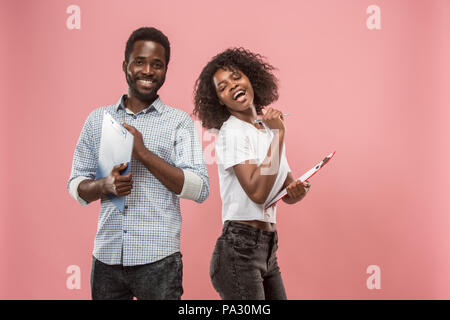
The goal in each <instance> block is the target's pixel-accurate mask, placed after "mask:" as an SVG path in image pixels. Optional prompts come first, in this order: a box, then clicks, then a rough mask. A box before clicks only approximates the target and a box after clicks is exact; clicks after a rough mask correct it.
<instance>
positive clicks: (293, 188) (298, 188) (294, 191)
mask: <svg viewBox="0 0 450 320" xmlns="http://www.w3.org/2000/svg"><path fill="white" fill-rule="evenodd" d="M310 186H311V183H309V182H301V181H300V180H294V181H292V182H291V183H290V184H289V185H288V186H287V187H286V191H287V196H285V197H284V198H283V200H284V202H286V203H288V204H294V203H297V202H299V201H300V200H302V199H303V198H304V197H305V195H306V193H307V192H308V191H309V188H310Z"/></svg>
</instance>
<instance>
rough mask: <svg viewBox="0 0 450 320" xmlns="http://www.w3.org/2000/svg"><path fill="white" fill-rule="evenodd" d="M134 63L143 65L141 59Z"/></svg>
mask: <svg viewBox="0 0 450 320" xmlns="http://www.w3.org/2000/svg"><path fill="white" fill-rule="evenodd" d="M134 63H135V64H137V65H141V64H142V61H139V60H138V61H135V62H134Z"/></svg>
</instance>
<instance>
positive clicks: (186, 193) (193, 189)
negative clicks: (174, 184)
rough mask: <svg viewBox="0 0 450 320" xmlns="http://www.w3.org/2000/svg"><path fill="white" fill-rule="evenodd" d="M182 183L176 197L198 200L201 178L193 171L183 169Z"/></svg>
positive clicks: (201, 183) (201, 185)
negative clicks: (181, 187)
mask: <svg viewBox="0 0 450 320" xmlns="http://www.w3.org/2000/svg"><path fill="white" fill-rule="evenodd" d="M183 174H184V184H183V189H182V190H181V193H180V194H179V195H178V197H180V198H183V199H189V200H194V201H196V200H198V198H199V197H200V193H201V192H202V187H203V180H202V178H200V177H199V176H198V175H196V174H195V173H193V172H191V171H188V170H183Z"/></svg>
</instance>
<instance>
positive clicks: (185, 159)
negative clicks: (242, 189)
mask: <svg viewBox="0 0 450 320" xmlns="http://www.w3.org/2000/svg"><path fill="white" fill-rule="evenodd" d="M175 166H176V167H177V168H180V169H182V170H183V173H184V180H185V181H184V185H183V190H182V192H181V193H180V195H179V196H180V197H181V198H186V199H191V200H194V201H195V202H198V203H202V202H203V201H205V200H206V199H207V198H208V196H209V177H208V170H207V168H206V164H205V159H204V157H203V150H202V145H201V142H200V139H199V137H198V134H197V131H196V129H195V125H194V121H193V120H192V119H191V117H189V115H188V114H186V118H185V119H184V120H183V121H182V122H181V123H180V125H179V126H178V128H177V131H176V133H175Z"/></svg>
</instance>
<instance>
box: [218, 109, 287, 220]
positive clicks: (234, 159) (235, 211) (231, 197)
mask: <svg viewBox="0 0 450 320" xmlns="http://www.w3.org/2000/svg"><path fill="white" fill-rule="evenodd" d="M263 125H264V128H265V129H264V130H263V129H257V128H256V127H254V126H253V125H251V124H250V123H248V122H245V121H243V120H240V119H238V118H236V117H234V116H230V118H229V119H228V120H227V121H225V122H224V123H223V125H222V127H221V128H220V131H219V134H218V136H217V140H216V155H217V162H218V168H219V184H220V196H221V198H222V222H225V221H226V220H260V221H265V222H271V223H275V222H276V210H277V208H276V204H275V205H274V206H272V207H270V208H268V209H266V210H264V206H265V205H264V204H258V203H256V202H253V201H252V200H251V199H250V198H249V197H248V196H247V194H246V193H245V191H244V189H243V188H242V186H241V184H240V183H239V180H238V178H237V177H236V175H235V173H234V169H233V166H234V165H236V164H239V163H242V162H244V161H246V160H254V161H255V163H256V164H257V165H258V166H259V165H260V164H261V163H262V162H263V161H264V159H265V158H266V156H267V152H268V150H269V148H270V145H271V142H272V139H273V138H274V136H275V134H274V132H273V131H272V130H271V129H270V128H269V127H267V126H266V125H265V124H263ZM282 147H283V149H282V153H281V158H280V159H275V160H274V161H273V163H272V164H271V166H270V167H268V168H263V169H262V170H263V171H262V173H263V174H264V173H266V174H274V173H275V170H276V169H277V168H278V166H277V163H276V161H277V160H280V165H279V169H278V173H277V177H276V180H275V183H274V185H273V187H272V190H271V191H270V194H269V196H268V197H267V201H266V203H267V202H268V201H270V199H272V198H273V197H274V196H275V195H276V194H278V192H279V191H281V188H282V186H283V184H284V181H285V180H286V177H287V175H288V173H289V171H291V170H290V168H289V165H288V163H287V160H286V155H285V148H284V144H283V146H282ZM272 152H275V153H276V154H279V152H278V151H277V150H272ZM275 158H277V157H275Z"/></svg>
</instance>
